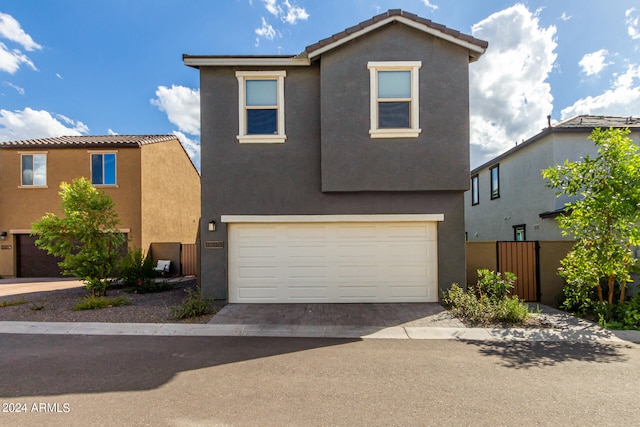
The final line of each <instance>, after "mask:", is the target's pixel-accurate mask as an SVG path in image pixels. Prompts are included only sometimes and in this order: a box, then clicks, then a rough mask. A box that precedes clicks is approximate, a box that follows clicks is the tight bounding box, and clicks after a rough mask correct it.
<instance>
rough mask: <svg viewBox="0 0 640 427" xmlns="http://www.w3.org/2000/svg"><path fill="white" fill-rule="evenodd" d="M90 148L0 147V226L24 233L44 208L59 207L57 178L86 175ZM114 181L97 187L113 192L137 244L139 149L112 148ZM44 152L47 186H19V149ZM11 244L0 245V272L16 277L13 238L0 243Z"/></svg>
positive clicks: (123, 221)
mask: <svg viewBox="0 0 640 427" xmlns="http://www.w3.org/2000/svg"><path fill="white" fill-rule="evenodd" d="M90 151H98V150H96V149H95V148H50V149H48V150H46V149H44V150H43V149H40V148H36V149H31V148H27V149H24V148H20V149H13V148H11V149H9V148H3V149H0V194H1V196H0V231H7V232H9V230H20V231H22V232H28V231H29V230H31V223H33V222H35V221H37V220H38V219H40V218H41V217H42V216H43V215H44V214H46V213H47V212H53V213H55V214H57V215H60V214H61V211H60V196H59V194H58V193H59V191H60V183H61V182H62V181H66V182H71V181H72V180H73V179H74V178H78V177H81V176H84V177H87V178H90V176H91V166H90V155H89V152H90ZM105 151H109V152H114V151H115V152H117V184H118V185H117V186H116V187H105V188H102V189H103V190H104V191H105V193H107V194H108V195H109V196H111V197H112V199H113V201H114V202H115V204H116V210H117V212H118V216H119V218H120V228H125V229H130V234H129V237H130V239H131V241H132V242H133V243H134V244H136V245H138V246H139V245H140V237H141V229H140V203H139V200H140V175H139V172H138V171H139V164H140V152H139V150H138V149H137V148H122V147H120V148H117V149H116V150H112V149H108V150H105ZM44 152H46V153H47V188H19V187H20V174H21V164H20V161H21V160H20V153H27V154H28V153H44ZM1 243H2V244H3V245H10V246H11V247H12V248H11V249H10V250H9V249H4V250H0V276H1V277H12V276H15V274H16V270H15V267H16V266H15V237H14V236H13V235H11V234H10V235H9V236H8V237H7V239H6V240H4V241H2V242H1Z"/></svg>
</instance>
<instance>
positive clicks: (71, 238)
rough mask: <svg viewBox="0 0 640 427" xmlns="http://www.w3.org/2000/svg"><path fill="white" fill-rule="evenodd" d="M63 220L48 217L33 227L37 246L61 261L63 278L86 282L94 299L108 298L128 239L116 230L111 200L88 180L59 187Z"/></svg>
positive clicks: (114, 213) (75, 180) (77, 180)
mask: <svg viewBox="0 0 640 427" xmlns="http://www.w3.org/2000/svg"><path fill="white" fill-rule="evenodd" d="M59 194H60V196H61V197H62V203H61V206H62V211H63V213H64V217H58V216H56V215H54V214H52V213H47V214H46V215H45V216H43V217H42V218H41V219H40V220H39V221H37V222H35V223H33V225H32V228H33V234H34V235H37V237H38V239H37V240H36V245H37V246H38V247H39V248H41V249H43V250H46V251H47V252H48V253H49V254H51V255H55V256H57V257H61V258H62V259H63V260H62V262H60V263H59V265H60V267H61V268H62V270H63V274H65V275H69V276H75V277H77V278H79V279H80V280H82V281H84V282H85V285H86V286H87V289H89V290H90V291H91V293H92V294H93V295H105V294H106V290H107V287H108V285H109V277H110V276H111V274H112V272H113V271H114V268H115V266H116V263H117V261H118V258H119V256H120V250H121V248H122V245H123V244H124V242H125V240H126V239H125V236H124V234H122V233H121V232H120V231H118V229H117V228H116V227H117V225H118V224H119V222H120V221H119V220H118V214H117V213H116V211H115V209H114V207H115V204H114V203H113V200H111V197H109V196H108V195H107V194H105V193H104V192H102V191H99V190H97V189H96V188H95V187H94V186H93V184H91V182H90V181H89V180H88V179H86V178H78V179H74V180H73V181H72V182H71V184H67V183H66V182H63V183H62V184H60V193H59Z"/></svg>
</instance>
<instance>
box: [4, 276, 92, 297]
mask: <svg viewBox="0 0 640 427" xmlns="http://www.w3.org/2000/svg"><path fill="white" fill-rule="evenodd" d="M83 286H84V284H83V283H82V282H81V281H80V280H76V279H73V278H71V279H68V278H60V277H56V278H37V279H34V278H29V277H25V278H17V279H0V297H6V296H9V295H21V294H30V293H32V292H46V291H57V290H59V289H69V288H80V287H83Z"/></svg>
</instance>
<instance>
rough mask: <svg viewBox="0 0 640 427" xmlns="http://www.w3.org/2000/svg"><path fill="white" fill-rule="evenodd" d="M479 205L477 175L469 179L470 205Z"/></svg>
mask: <svg viewBox="0 0 640 427" xmlns="http://www.w3.org/2000/svg"><path fill="white" fill-rule="evenodd" d="M478 203H480V196H479V193H478V175H474V176H472V177H471V205H472V206H473V205H477V204H478Z"/></svg>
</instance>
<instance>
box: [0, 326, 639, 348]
mask: <svg viewBox="0 0 640 427" xmlns="http://www.w3.org/2000/svg"><path fill="white" fill-rule="evenodd" d="M0 334H33V335H42V334H49V335H133V336H200V337H273V338H285V337H286V338H343V339H408V340H465V341H529V342H549V341H552V342H560V341H563V342H609V343H623V342H633V343H636V344H640V331H606V330H603V329H599V328H598V329H594V328H586V329H578V330H575V329H518V328H511V329H485V328H443V327H409V326H407V327H402V326H396V327H373V326H311V325H244V324H236V325H210V324H190V325H184V324H173V323H98V322H18V321H7V322H0Z"/></svg>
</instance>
